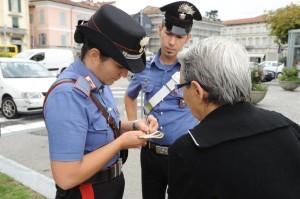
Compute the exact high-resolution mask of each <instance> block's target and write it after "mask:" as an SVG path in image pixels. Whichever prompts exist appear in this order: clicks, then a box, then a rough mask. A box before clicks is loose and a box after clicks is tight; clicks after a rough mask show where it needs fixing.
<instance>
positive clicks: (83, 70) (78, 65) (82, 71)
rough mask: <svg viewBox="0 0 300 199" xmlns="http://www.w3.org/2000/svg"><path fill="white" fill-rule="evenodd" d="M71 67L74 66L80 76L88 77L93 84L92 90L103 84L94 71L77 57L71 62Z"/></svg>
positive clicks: (101, 86) (98, 88)
mask: <svg viewBox="0 0 300 199" xmlns="http://www.w3.org/2000/svg"><path fill="white" fill-rule="evenodd" d="M72 67H74V70H76V71H77V73H78V74H79V75H80V76H82V77H88V79H90V80H91V81H92V84H94V85H95V88H93V89H92V90H97V91H98V90H100V89H102V88H103V87H104V86H105V85H104V84H103V83H102V82H101V81H100V80H98V78H97V77H96V76H95V75H94V73H93V72H92V71H90V70H89V69H88V68H87V67H86V66H85V65H84V63H83V62H82V61H81V60H80V59H79V58H78V59H76V60H75V62H74V63H73V64H72Z"/></svg>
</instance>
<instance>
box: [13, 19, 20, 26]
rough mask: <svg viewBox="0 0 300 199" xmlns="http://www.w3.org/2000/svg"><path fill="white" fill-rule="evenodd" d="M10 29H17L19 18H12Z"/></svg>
mask: <svg viewBox="0 0 300 199" xmlns="http://www.w3.org/2000/svg"><path fill="white" fill-rule="evenodd" d="M12 27H13V28H19V18H18V17H12Z"/></svg>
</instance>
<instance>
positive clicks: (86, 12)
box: [29, 0, 114, 49]
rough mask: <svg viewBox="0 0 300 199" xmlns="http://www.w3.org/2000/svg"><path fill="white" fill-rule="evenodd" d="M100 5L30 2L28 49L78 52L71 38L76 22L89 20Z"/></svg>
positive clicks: (46, 0)
mask: <svg viewBox="0 0 300 199" xmlns="http://www.w3.org/2000/svg"><path fill="white" fill-rule="evenodd" d="M113 3H114V2H105V4H113ZM103 4H104V3H93V1H91V0H88V1H82V2H73V1H70V0H30V1H29V18H30V35H31V45H30V47H31V48H53V47H62V48H73V49H79V47H80V45H78V44H77V43H75V42H74V38H73V35H74V31H75V29H76V25H77V22H78V20H88V19H89V18H90V17H91V15H92V14H94V13H95V11H96V10H97V9H98V8H99V7H100V6H101V5H103Z"/></svg>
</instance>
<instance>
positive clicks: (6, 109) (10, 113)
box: [1, 97, 18, 119]
mask: <svg viewBox="0 0 300 199" xmlns="http://www.w3.org/2000/svg"><path fill="white" fill-rule="evenodd" d="M1 107H2V108H1V111H2V114H3V116H4V117H6V118H7V119H13V118H16V117H18V110H17V106H16V104H15V102H14V100H13V99H12V98H11V97H5V98H4V99H3V100H2V104H1Z"/></svg>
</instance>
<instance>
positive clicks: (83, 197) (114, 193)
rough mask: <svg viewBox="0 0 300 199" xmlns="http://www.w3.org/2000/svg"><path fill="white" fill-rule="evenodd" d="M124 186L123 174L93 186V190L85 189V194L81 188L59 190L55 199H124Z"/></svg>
mask: <svg viewBox="0 0 300 199" xmlns="http://www.w3.org/2000/svg"><path fill="white" fill-rule="evenodd" d="M124 186H125V181H124V176H123V173H122V174H121V175H120V176H118V177H116V178H114V179H113V180H110V181H106V182H102V183H97V184H93V185H92V188H88V189H85V191H84V192H85V193H83V192H82V190H81V191H80V189H79V187H75V188H73V189H70V190H67V191H63V190H60V189H59V188H58V189H57V192H56V197H55V199H122V197H123V193H124ZM91 189H92V190H91ZM92 193H94V194H92Z"/></svg>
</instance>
